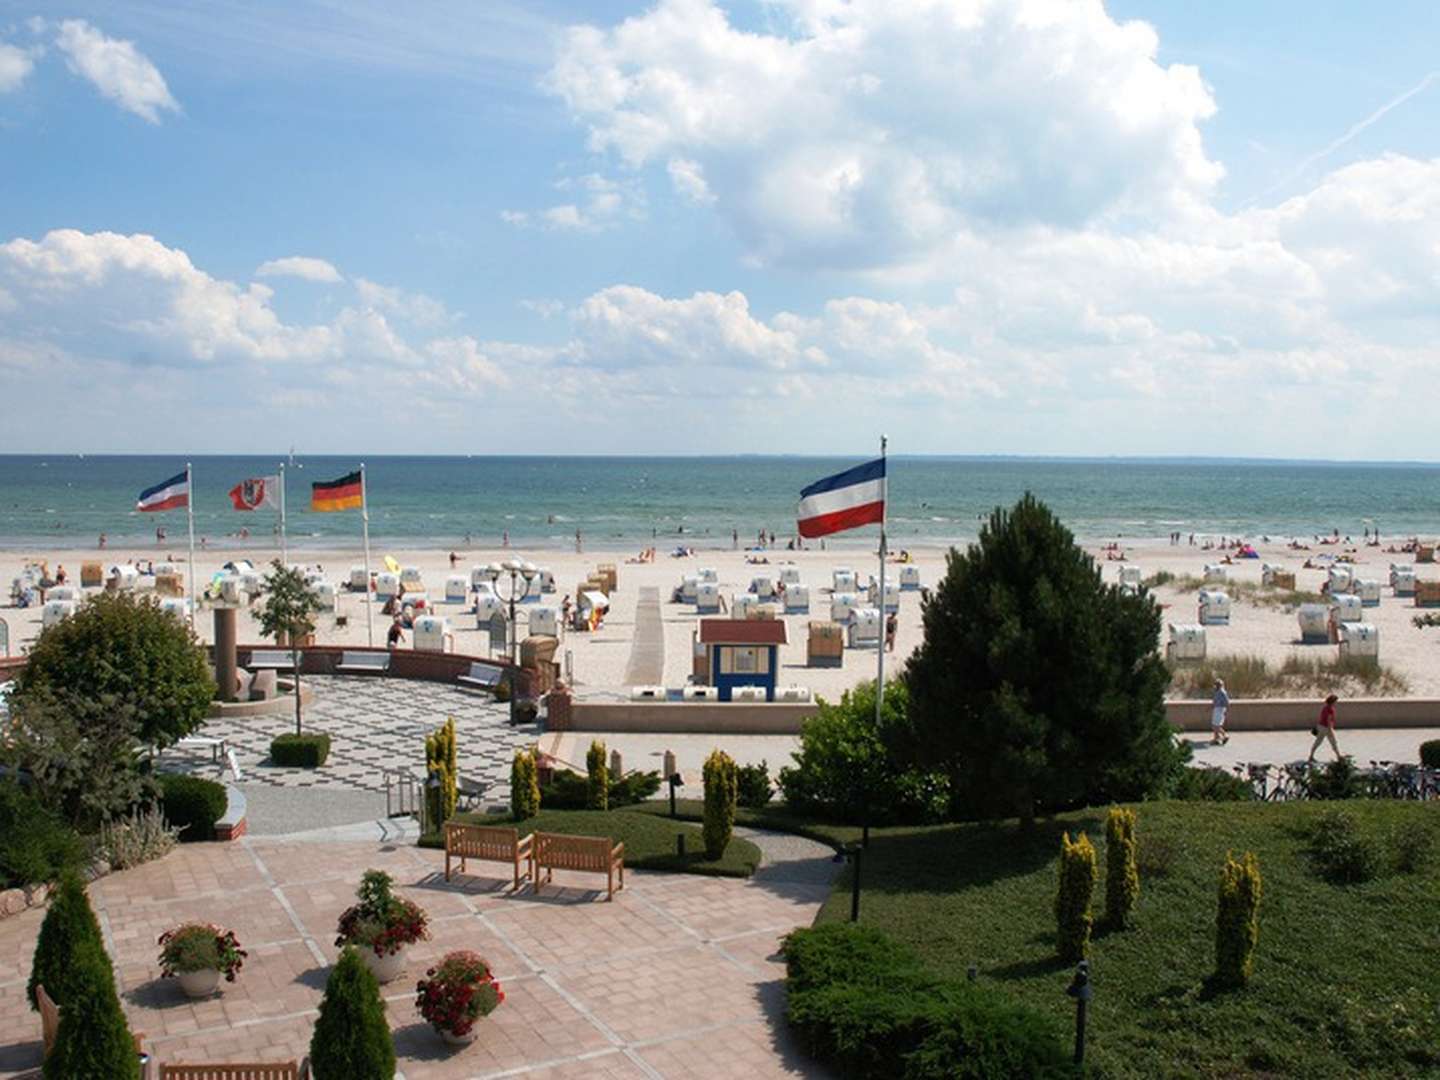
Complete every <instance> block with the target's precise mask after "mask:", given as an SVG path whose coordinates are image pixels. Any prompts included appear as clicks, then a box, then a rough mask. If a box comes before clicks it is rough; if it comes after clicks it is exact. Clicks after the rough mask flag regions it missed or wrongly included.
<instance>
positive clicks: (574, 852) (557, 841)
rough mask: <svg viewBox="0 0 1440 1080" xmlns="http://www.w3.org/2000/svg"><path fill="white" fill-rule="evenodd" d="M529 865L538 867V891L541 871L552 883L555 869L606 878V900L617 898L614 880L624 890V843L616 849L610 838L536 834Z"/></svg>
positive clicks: (536, 869) (537, 890)
mask: <svg viewBox="0 0 1440 1080" xmlns="http://www.w3.org/2000/svg"><path fill="white" fill-rule="evenodd" d="M532 840H533V841H534V844H533V847H532V848H531V855H530V864H531V865H532V866H533V867H534V868H535V891H536V892H537V893H538V892H539V891H540V871H541V870H544V871H545V880H546V881H549V880H550V879H551V877H552V876H554V871H556V870H583V871H587V872H589V873H595V874H604V875H605V894H606V895H605V899H606V900H614V899H615V889H616V884H615V878H616V873H617V871H618V873H619V878H620V884H619V888H622V889H623V888H625V844H624V843H623V842H622V843H619V844H616V845H614V846H613V847H612V846H611V845H610V838H609V837H608V836H566V835H565V834H563V833H543V832H537V833H535V834H533V836H532Z"/></svg>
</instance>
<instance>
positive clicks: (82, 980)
mask: <svg viewBox="0 0 1440 1080" xmlns="http://www.w3.org/2000/svg"><path fill="white" fill-rule="evenodd" d="M67 963H68V964H69V966H70V967H71V968H73V969H74V970H73V972H72V974H71V978H70V981H69V984H68V987H67V990H68V996H67V997H66V999H65V1000H64V1001H63V1002H62V1001H60V1000H59V999H58V998H57V999H56V1003H57V1004H59V1005H60V1007H61V1008H60V1030H59V1032H58V1033H57V1034H56V1037H55V1048H54V1049H53V1050H51V1051H50V1056H49V1057H47V1058H46V1059H45V1066H44V1069H43V1073H44V1076H45V1080H77V1078H79V1077H104V1078H105V1080H139V1077H140V1058H139V1055H137V1054H136V1053H135V1040H134V1037H133V1036H132V1035H131V1034H130V1029H129V1027H128V1026H127V1025H126V1023H125V1013H124V1010H122V1009H121V1008H120V998H119V996H118V995H117V994H116V993H115V973H114V971H113V969H112V968H111V966H110V961H109V959H108V958H107V957H106V956H105V950H104V949H103V948H102V947H101V945H100V943H99V942H98V941H93V942H92V941H86V942H83V943H81V944H80V945H79V946H78V947H77V948H76V950H75V952H74V953H73V954H72V955H71V956H69V957H67ZM45 991H46V993H49V992H50V987H49V985H46V987H45Z"/></svg>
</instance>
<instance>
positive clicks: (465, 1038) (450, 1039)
mask: <svg viewBox="0 0 1440 1080" xmlns="http://www.w3.org/2000/svg"><path fill="white" fill-rule="evenodd" d="M435 1030H436V1031H438V1032H440V1038H442V1039H444V1040H445V1041H446V1042H447V1043H449V1044H450V1045H451V1046H469V1045H470V1044H471V1043H473V1042H474V1041H475V1040H476V1039H477V1038H479V1036H480V1031H479V1029H478V1028H475V1027H472V1028H471V1029H470V1031H469V1033H468V1034H466V1035H456V1034H455V1033H454V1032H453V1031H451V1030H449V1029H448V1028H436V1029H435Z"/></svg>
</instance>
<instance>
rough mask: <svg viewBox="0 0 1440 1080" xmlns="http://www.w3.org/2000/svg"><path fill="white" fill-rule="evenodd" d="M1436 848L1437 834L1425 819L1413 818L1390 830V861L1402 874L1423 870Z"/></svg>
mask: <svg viewBox="0 0 1440 1080" xmlns="http://www.w3.org/2000/svg"><path fill="white" fill-rule="evenodd" d="M1434 848H1435V836H1434V834H1433V833H1432V832H1431V831H1430V829H1429V828H1428V827H1427V826H1426V824H1425V822H1424V821H1423V820H1420V819H1418V818H1411V819H1409V820H1408V821H1402V822H1400V824H1398V825H1396V826H1395V827H1394V828H1393V829H1391V830H1390V861H1391V863H1392V864H1393V865H1394V867H1395V869H1396V870H1398V871H1399V872H1400V873H1402V874H1413V873H1415V872H1416V871H1419V870H1423V869H1424V868H1425V866H1426V864H1428V863H1429V862H1430V855H1431V852H1432V851H1433V850H1434Z"/></svg>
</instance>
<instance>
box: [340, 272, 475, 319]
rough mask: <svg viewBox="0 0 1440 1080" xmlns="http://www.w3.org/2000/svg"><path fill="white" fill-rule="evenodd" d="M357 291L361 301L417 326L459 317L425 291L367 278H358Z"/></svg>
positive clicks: (356, 282) (356, 280) (356, 281)
mask: <svg viewBox="0 0 1440 1080" xmlns="http://www.w3.org/2000/svg"><path fill="white" fill-rule="evenodd" d="M355 291H356V292H357V293H358V294H359V295H360V301H361V303H363V304H365V305H366V306H367V307H371V308H374V309H375V310H377V311H383V312H385V313H386V314H388V315H394V316H396V317H397V318H401V319H404V320H406V321H407V322H411V323H414V324H415V325H416V326H420V327H428V328H436V327H441V326H445V325H447V324H449V323H452V322H454V321H455V319H456V318H457V316H454V315H452V314H451V313H450V312H449V311H448V310H447V309H446V307H445V305H444V304H442V303H441V302H440V301H439V300H436V299H435V298H434V297H431V296H426V295H425V294H424V293H418V292H408V291H406V290H405V289H400V288H397V287H395V286H393V285H377V284H376V283H375V282H373V281H367V280H366V279H365V278H356V279H355Z"/></svg>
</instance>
